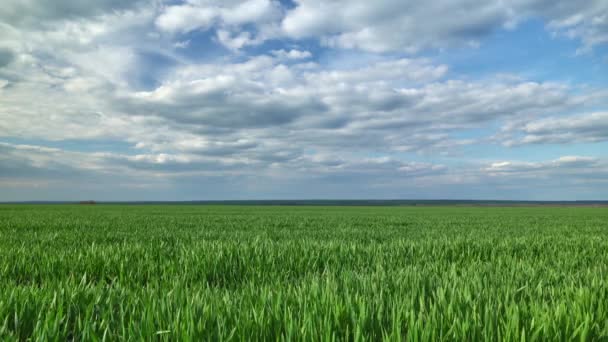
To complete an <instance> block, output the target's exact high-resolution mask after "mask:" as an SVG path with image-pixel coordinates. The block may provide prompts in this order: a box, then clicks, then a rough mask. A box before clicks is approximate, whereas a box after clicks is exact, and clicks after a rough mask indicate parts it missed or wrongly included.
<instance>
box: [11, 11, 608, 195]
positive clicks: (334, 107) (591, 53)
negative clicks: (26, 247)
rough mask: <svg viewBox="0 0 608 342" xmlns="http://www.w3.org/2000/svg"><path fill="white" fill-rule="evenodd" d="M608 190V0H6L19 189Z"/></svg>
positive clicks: (15, 188)
mask: <svg viewBox="0 0 608 342" xmlns="http://www.w3.org/2000/svg"><path fill="white" fill-rule="evenodd" d="M294 198H317V199H322V198H416V199H429V198H437V199H439V198H441V199H527V200H557V199H559V200H583V199H588V200H594V199H595V200H607V199H608V2H607V1H605V0H587V1H566V0H563V1H560V0H557V1H554V0H513V1H501V0H458V1H454V0H439V1H433V2H432V3H428V2H421V1H403V0H378V1H368V0H332V1H317V0H295V1H287V0H286V1H283V0H282V1H277V0H186V1H173V0H171V1H169V0H166V1H165V0H138V1H119V0H91V1H86V2H85V1H71V0H53V1H47V0H25V1H24V0H4V1H3V2H2V5H1V6H0V201H21V200H81V199H96V200H197V199H200V200H204V199H294Z"/></svg>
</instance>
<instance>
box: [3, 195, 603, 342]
mask: <svg viewBox="0 0 608 342" xmlns="http://www.w3.org/2000/svg"><path fill="white" fill-rule="evenodd" d="M0 338H1V339H2V340H23V339H27V338H32V339H34V340H61V341H64V340H78V341H80V340H86V341H89V340H96V339H97V340H103V339H105V340H109V341H115V340H156V339H160V340H193V341H200V340H211V341H217V340H236V341H251V340H271V341H274V340H311V341H319V340H370V339H372V340H378V339H388V340H410V341H440V340H468V341H476V340H492V341H495V340H524V339H525V340H547V339H548V340H602V339H603V340H607V339H608V209H606V208H563V207H559V208H549V207H536V208H533V207H530V208H516V207H502V208H501V207H489V208H480V207H335V206H332V207H329V206H327V207H322V206H316V207H315V206H297V207H283V206H177V205H174V206H171V205H167V206H152V205H149V206H127V205H124V206H119V205H115V206H114V205H97V206H77V205H72V206H70V205H54V206H53V205H49V206H34V205H2V206H0Z"/></svg>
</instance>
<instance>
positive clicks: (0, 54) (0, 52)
mask: <svg viewBox="0 0 608 342" xmlns="http://www.w3.org/2000/svg"><path fill="white" fill-rule="evenodd" d="M14 59H15V53H14V52H13V51H11V50H9V49H7V48H2V47H0V68H2V67H6V66H7V65H9V64H10V63H11V62H12V61H13V60H14Z"/></svg>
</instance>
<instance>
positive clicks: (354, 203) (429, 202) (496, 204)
mask: <svg viewBox="0 0 608 342" xmlns="http://www.w3.org/2000/svg"><path fill="white" fill-rule="evenodd" d="M0 204H13V205H14V204H30V205H31V204H57V205H61V204H80V205H107V204H114V205H116V204H119V205H256V206H259V205H262V206H263V205H267V206H479V207H484V206H489V207H505V206H506V207H509V206H514V207H518V206H526V207H527V206H546V207H553V206H556V207H562V206H565V207H569V206H572V207H608V201H514V200H398V199H395V200H314V199H306V200H217V201H213V200H206V201H92V200H87V201H13V202H0Z"/></svg>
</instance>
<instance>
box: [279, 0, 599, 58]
mask: <svg viewBox="0 0 608 342" xmlns="http://www.w3.org/2000/svg"><path fill="white" fill-rule="evenodd" d="M607 10H608V5H607V4H606V2H605V1H602V0H593V1H582V2H581V1H579V2H563V1H543V0H519V1H511V2H504V1H480V0H463V1H447V0H446V1H436V2H434V3H433V4H432V5H429V4H427V3H423V2H404V1H398V0H381V1H374V2H370V1H365V0H355V1H352V0H348V1H347V0H344V1H342V0H340V1H331V2H322V1H315V0H297V1H296V6H295V8H293V9H291V10H290V11H288V12H287V14H286V16H285V18H284V20H283V21H282V28H283V30H284V32H285V34H286V35H288V36H289V37H292V38H295V39H300V38H305V37H322V38H321V40H322V42H324V43H325V44H326V45H328V46H333V47H340V48H351V49H353V48H354V49H361V50H366V51H373V52H388V51H405V52H408V53H416V52H418V51H420V50H423V49H427V48H444V47H450V46H455V45H463V44H465V45H466V44H472V43H473V44H476V43H477V42H479V41H480V40H481V39H482V38H484V37H487V36H488V35H490V34H491V33H492V32H495V31H496V30H498V29H501V28H507V29H510V28H513V27H515V26H516V25H517V23H518V22H520V21H524V20H526V19H528V18H534V17H537V18H542V19H545V20H548V21H549V22H550V25H549V28H550V29H551V30H553V31H554V32H556V33H559V34H564V35H566V36H569V37H572V38H578V39H581V40H582V41H583V43H584V46H585V47H591V46H594V45H597V44H600V43H605V42H606V34H608V29H607V26H606V11H607ZM437 18H441V20H437Z"/></svg>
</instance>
